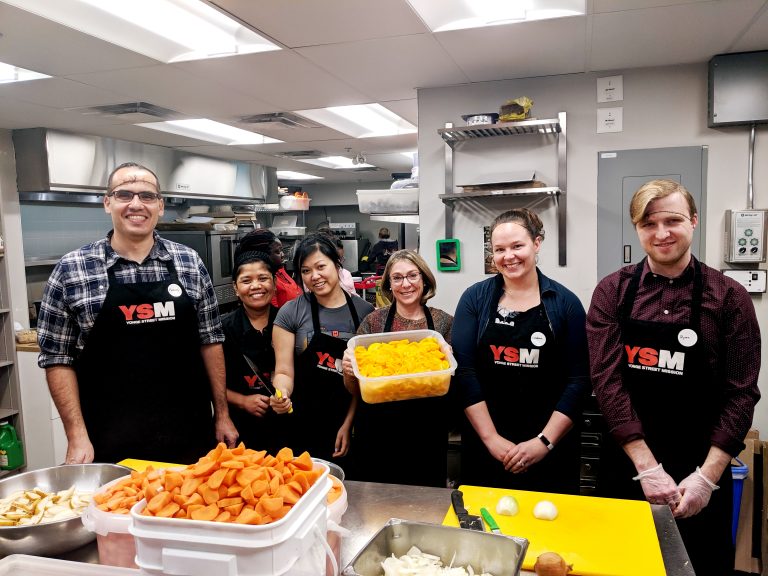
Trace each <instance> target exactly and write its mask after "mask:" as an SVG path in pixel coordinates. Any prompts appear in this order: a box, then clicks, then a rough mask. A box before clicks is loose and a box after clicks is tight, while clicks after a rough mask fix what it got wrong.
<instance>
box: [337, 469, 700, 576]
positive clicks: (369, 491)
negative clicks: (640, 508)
mask: <svg viewBox="0 0 768 576" xmlns="http://www.w3.org/2000/svg"><path fill="white" fill-rule="evenodd" d="M344 485H345V486H346V488H347V498H348V500H349V508H348V509H347V512H346V514H344V518H343V519H342V525H343V526H344V527H345V528H348V529H349V530H350V531H351V532H352V535H351V536H348V537H346V538H344V539H343V540H342V544H341V565H342V566H346V565H347V564H348V563H349V561H350V560H352V558H353V557H354V556H355V554H356V553H357V552H358V551H359V550H360V549H361V548H362V547H363V546H365V544H366V543H367V542H368V540H370V538H371V536H373V535H374V534H375V533H376V532H377V531H378V530H379V528H381V527H382V526H383V525H384V524H385V523H386V522H387V520H389V519H390V518H400V519H403V520H417V521H419V522H433V523H435V524H441V523H442V521H443V517H444V516H445V512H446V510H448V507H449V506H450V503H451V498H450V494H451V491H450V490H449V489H447V488H424V487H420V486H401V485H398V484H376V483H373V482H354V481H350V480H348V481H345V482H344ZM651 510H652V513H653V521H654V523H655V524H656V534H657V535H658V537H659V544H660V547H661V555H662V557H663V558H664V566H665V568H666V570H667V575H668V576H694V571H693V568H692V567H691V563H690V561H689V560H688V554H687V552H686V551H685V547H684V546H683V542H682V540H681V539H680V532H678V530H677V525H676V524H675V520H674V518H673V517H672V512H671V511H670V510H669V507H667V506H651ZM628 561H630V562H631V559H628ZM521 574H533V572H527V571H523V572H521Z"/></svg>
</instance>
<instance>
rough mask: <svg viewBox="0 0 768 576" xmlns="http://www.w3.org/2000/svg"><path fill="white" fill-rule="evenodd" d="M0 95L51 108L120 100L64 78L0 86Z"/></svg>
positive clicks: (110, 92) (117, 96)
mask: <svg viewBox="0 0 768 576" xmlns="http://www.w3.org/2000/svg"><path fill="white" fill-rule="evenodd" d="M0 95H3V96H8V97H9V98H15V99H17V100H24V101H26V102H31V103H32V104H40V105H41V106H50V107H52V108H73V107H80V106H96V105H99V104H112V103H115V102H120V100H121V98H122V96H121V95H120V94H118V93H117V92H113V91H111V90H104V89H102V88H96V87H94V86H88V85H86V84H82V83H81V82H75V81H73V80H67V79H66V78H45V79H42V80H34V81H29V82H14V83H12V84H0Z"/></svg>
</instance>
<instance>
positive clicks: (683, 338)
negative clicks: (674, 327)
mask: <svg viewBox="0 0 768 576" xmlns="http://www.w3.org/2000/svg"><path fill="white" fill-rule="evenodd" d="M698 340H699V337H698V335H697V334H696V332H694V331H693V330H691V329H690V328H684V329H683V330H680V333H679V334H678V335H677V341H678V342H680V344H681V345H683V346H685V347H686V348H690V347H691V346H693V345H694V344H696V342H698Z"/></svg>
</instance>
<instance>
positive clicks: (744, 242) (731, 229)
mask: <svg viewBox="0 0 768 576" xmlns="http://www.w3.org/2000/svg"><path fill="white" fill-rule="evenodd" d="M767 223H768V210H726V211H725V243H724V245H725V256H724V258H723V259H724V260H725V261H726V262H728V263H729V264H742V263H749V262H765V256H766V249H765V242H766V224H767Z"/></svg>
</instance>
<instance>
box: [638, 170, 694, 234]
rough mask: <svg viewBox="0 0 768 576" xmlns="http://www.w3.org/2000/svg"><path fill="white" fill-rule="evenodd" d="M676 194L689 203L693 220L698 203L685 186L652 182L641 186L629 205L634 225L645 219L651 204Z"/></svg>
mask: <svg viewBox="0 0 768 576" xmlns="http://www.w3.org/2000/svg"><path fill="white" fill-rule="evenodd" d="M675 193H680V194H682V196H683V198H684V199H685V201H686V202H687V203H688V211H689V212H690V214H688V216H689V217H690V218H692V217H693V216H694V214H696V213H697V211H696V201H695V200H694V199H693V196H691V193H690V192H688V190H687V189H686V188H685V186H683V185H682V184H680V183H679V182H675V181H674V180H651V181H650V182H646V183H645V184H643V185H642V186H640V188H638V189H637V192H635V193H634V194H633V196H632V201H631V202H630V203H629V217H630V218H631V219H632V224H637V223H639V222H640V221H641V220H642V219H643V218H645V216H646V211H647V210H648V205H649V204H650V203H651V202H653V201H654V200H659V199H661V198H666V197H667V196H670V195H672V194H675Z"/></svg>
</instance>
